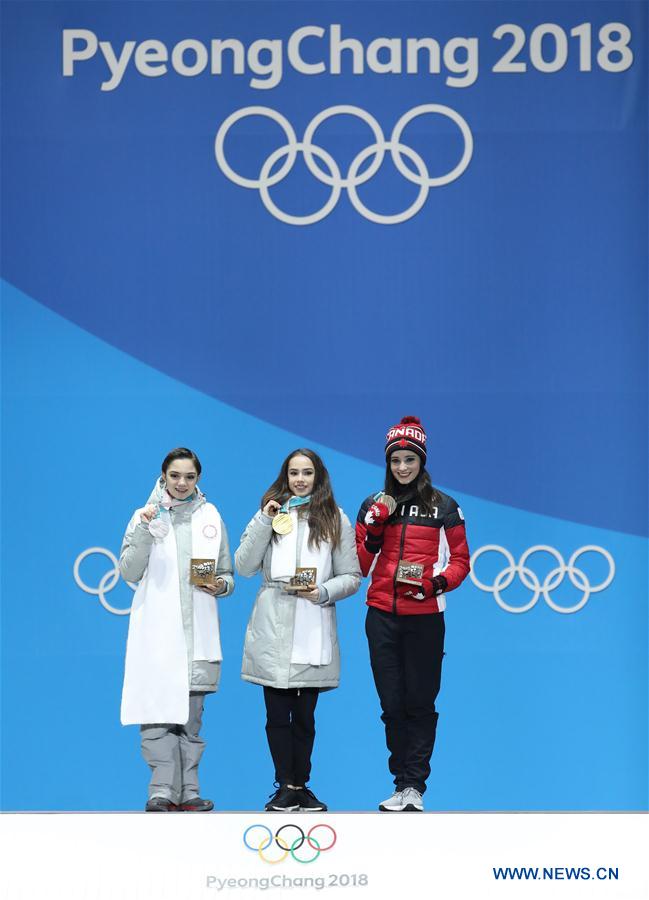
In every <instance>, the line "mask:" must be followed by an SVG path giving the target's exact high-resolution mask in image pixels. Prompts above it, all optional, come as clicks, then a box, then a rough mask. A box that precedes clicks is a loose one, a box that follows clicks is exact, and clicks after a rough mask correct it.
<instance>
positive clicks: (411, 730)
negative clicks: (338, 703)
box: [365, 606, 444, 794]
mask: <svg viewBox="0 0 649 900" xmlns="http://www.w3.org/2000/svg"><path fill="white" fill-rule="evenodd" d="M365 632H366V634H367V640H368V642H369V647H370V661H371V663H372V672H373V674H374V683H375V685H376V690H377V691H378V695H379V699H380V701H381V709H382V710H383V715H382V716H381V719H382V720H383V722H384V724H385V739H386V743H387V746H388V750H389V751H390V759H389V761H388V765H389V767H390V772H392V774H393V775H394V783H395V784H396V786H397V790H402V789H403V788H405V787H414V788H417V790H418V791H420V792H421V793H422V794H423V793H424V791H425V790H426V779H427V778H428V776H429V775H430V757H431V755H432V752H433V746H434V744H435V731H436V728H437V712H436V711H435V699H436V698H437V694H438V693H439V686H440V680H441V675H442V657H443V656H444V613H431V614H427V615H422V616H396V615H393V614H392V613H388V612H383V611H382V610H380V609H376V607H374V606H369V607H368V609H367V619H366V621H365Z"/></svg>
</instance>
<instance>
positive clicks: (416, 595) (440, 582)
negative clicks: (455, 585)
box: [403, 575, 448, 602]
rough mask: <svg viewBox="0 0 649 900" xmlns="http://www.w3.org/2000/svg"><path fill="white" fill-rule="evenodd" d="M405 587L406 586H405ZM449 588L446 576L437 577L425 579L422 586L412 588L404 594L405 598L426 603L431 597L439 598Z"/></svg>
mask: <svg viewBox="0 0 649 900" xmlns="http://www.w3.org/2000/svg"><path fill="white" fill-rule="evenodd" d="M404 587H405V585H404ZM447 587H448V581H447V580H446V578H445V576H444V575H435V576H434V577H433V578H425V579H424V581H423V582H422V586H421V587H420V588H418V587H414V586H413V587H410V588H408V590H406V591H404V592H403V596H404V597H410V598H411V599H412V600H419V601H422V602H423V601H424V600H427V599H428V598H429V597H439V595H440V594H443V593H444V591H445V590H446V588H447Z"/></svg>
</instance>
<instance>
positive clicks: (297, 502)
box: [279, 494, 311, 513]
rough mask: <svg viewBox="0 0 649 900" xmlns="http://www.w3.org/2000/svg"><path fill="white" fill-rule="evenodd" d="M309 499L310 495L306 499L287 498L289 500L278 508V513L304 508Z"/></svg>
mask: <svg viewBox="0 0 649 900" xmlns="http://www.w3.org/2000/svg"><path fill="white" fill-rule="evenodd" d="M310 499H311V494H309V496H308V497H289V499H288V500H287V501H286V503H284V504H283V505H282V506H281V507H280V510H279V511H280V512H283V513H287V512H288V511H289V510H290V509H297V508H298V507H300V506H306V504H307V503H308V502H309V500H310Z"/></svg>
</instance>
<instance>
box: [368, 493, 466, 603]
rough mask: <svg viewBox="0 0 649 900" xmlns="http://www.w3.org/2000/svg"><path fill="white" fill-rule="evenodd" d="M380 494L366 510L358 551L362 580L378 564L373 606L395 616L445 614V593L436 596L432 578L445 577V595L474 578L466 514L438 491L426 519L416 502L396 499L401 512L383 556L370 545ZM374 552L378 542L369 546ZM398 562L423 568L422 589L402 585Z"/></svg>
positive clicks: (389, 527) (388, 530) (389, 529)
mask: <svg viewBox="0 0 649 900" xmlns="http://www.w3.org/2000/svg"><path fill="white" fill-rule="evenodd" d="M375 496H376V495H375V494H372V495H371V496H370V497H368V498H367V499H366V500H365V501H364V502H363V505H362V506H361V508H360V510H359V512H358V516H357V519H356V550H357V551H358V559H359V561H360V564H361V571H362V572H363V575H367V574H368V573H369V571H370V569H371V568H372V565H373V563H374V561H375V560H376V565H375V566H374V569H373V570H372V580H371V582H370V586H369V590H368V592H367V604H368V606H376V607H377V608H378V609H382V610H385V611H386V612H391V613H395V614H396V615H403V616H412V615H415V616H416V615H423V614H426V613H434V612H442V611H443V610H444V609H445V608H446V600H445V597H444V594H441V595H439V596H435V591H434V588H433V577H434V576H435V575H443V576H444V577H445V578H446V581H447V587H446V588H445V590H446V591H452V590H454V588H456V587H459V585H460V584H461V583H462V582H463V581H464V579H465V578H466V576H467V575H468V574H469V568H470V563H469V559H470V554H469V547H468V545H467V542H466V531H465V527H464V517H463V515H462V510H461V509H460V507H459V506H458V505H457V503H456V502H455V500H454V499H453V498H452V497H449V495H448V494H444V493H442V492H441V491H439V498H438V501H437V505H436V506H434V507H433V510H432V513H431V514H430V515H427V514H426V513H425V512H421V513H420V510H419V506H418V505H417V498H416V496H414V497H409V498H407V499H404V500H400V499H397V508H396V509H395V511H394V513H393V514H392V515H391V516H390V518H389V519H388V522H387V524H386V526H385V528H384V530H383V542H382V544H380V539H379V544H380V550H379V552H378V555H375V554H374V553H372V552H371V551H370V550H368V548H367V546H366V540H365V539H366V536H367V526H366V525H365V515H366V513H367V510H368V509H369V507H370V506H371V505H372V503H374V498H375ZM367 543H369V544H370V546H371V547H372V548H374V547H376V546H377V543H376V541H371V540H370V541H368V542H367ZM399 560H407V561H408V562H411V563H420V564H423V566H424V571H423V577H422V587H421V588H418V587H414V586H413V585H411V584H403V583H401V582H397V566H398V564H399Z"/></svg>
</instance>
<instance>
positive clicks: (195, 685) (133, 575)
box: [119, 483, 234, 693]
mask: <svg viewBox="0 0 649 900" xmlns="http://www.w3.org/2000/svg"><path fill="white" fill-rule="evenodd" d="M161 498H162V487H161V485H160V483H158V484H157V485H156V488H155V489H154V490H153V492H152V494H151V496H150V497H149V499H148V501H147V503H156V504H157V503H159V502H160V500H161ZM203 503H205V496H204V495H203V494H202V493H198V494H197V496H196V497H194V498H193V499H192V500H188V501H187V502H186V503H183V504H181V505H180V506H174V507H172V508H171V509H170V511H169V515H170V518H171V524H172V527H173V530H174V536H175V538H176V548H177V553H178V571H179V572H180V573H181V574H180V604H181V607H182V619H183V629H184V632H185V643H186V645H187V660H188V666H189V690H190V691H198V692H202V693H212V692H213V691H215V690H216V689H217V688H218V685H219V681H220V678H221V663H220V662H210V661H209V660H194V606H193V600H192V586H191V584H190V583H189V568H190V560H191V557H192V515H193V513H194V512H195V511H196V510H197V509H199V508H200V507H201V506H202V505H203ZM152 545H153V537H152V535H151V533H150V532H149V529H148V526H147V525H145V524H144V523H142V522H139V521H138V522H137V523H136V524H133V522H131V525H130V526H129V528H128V529H127V531H126V534H125V535H124V540H123V542H122V550H121V553H120V558H119V570H120V572H121V574H122V577H123V578H124V579H125V581H130V582H131V583H135V582H137V581H140V580H141V579H142V576H143V575H144V572H145V569H146V567H147V566H148V564H149V553H150V552H151V547H152ZM216 574H217V575H218V576H220V577H221V578H223V580H224V581H225V584H226V589H225V591H223V592H222V593H221V594H219V595H218V596H219V597H226V596H227V595H228V594H231V593H232V591H233V590H234V577H233V570H232V557H231V556H230V544H229V542H228V534H227V531H226V529H225V523H224V522H223V519H221V546H220V548H219V558H218V560H217V562H216Z"/></svg>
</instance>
